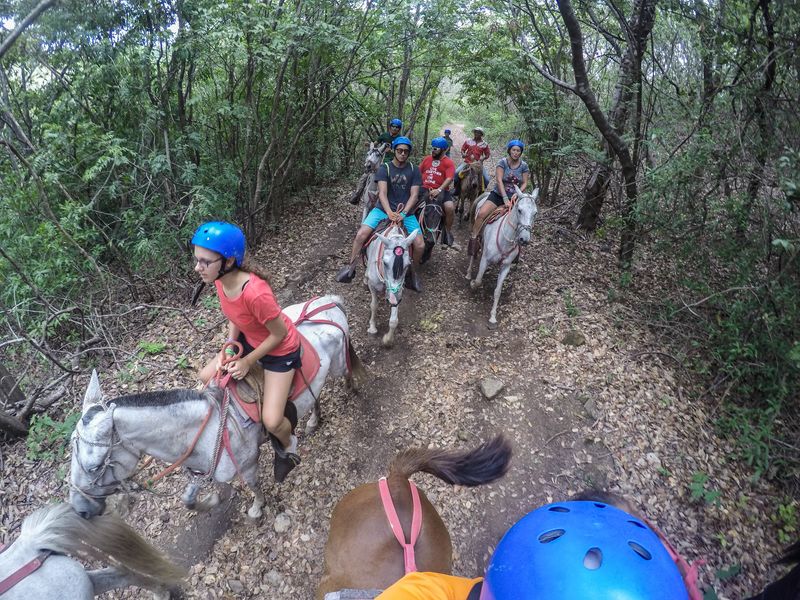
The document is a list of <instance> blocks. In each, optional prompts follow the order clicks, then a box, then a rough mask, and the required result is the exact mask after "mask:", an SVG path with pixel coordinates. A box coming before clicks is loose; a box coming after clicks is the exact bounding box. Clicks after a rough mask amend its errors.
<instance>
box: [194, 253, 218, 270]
mask: <svg viewBox="0 0 800 600" xmlns="http://www.w3.org/2000/svg"><path fill="white" fill-rule="evenodd" d="M222 258H223V257H221V256H220V257H219V258H215V259H214V260H208V259H207V258H195V259H194V264H196V265H200V268H201V269H207V268H208V267H210V266H211V265H213V264H214V263H215V262H219V261H221V260H222Z"/></svg>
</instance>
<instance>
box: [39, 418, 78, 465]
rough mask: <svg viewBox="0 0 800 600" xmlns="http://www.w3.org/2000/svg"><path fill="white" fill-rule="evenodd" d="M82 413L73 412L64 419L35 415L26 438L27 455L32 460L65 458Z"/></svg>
mask: <svg viewBox="0 0 800 600" xmlns="http://www.w3.org/2000/svg"><path fill="white" fill-rule="evenodd" d="M80 416H81V415H80V413H71V414H69V415H67V417H66V418H65V419H64V420H63V421H54V420H53V419H52V418H51V417H50V416H49V415H46V414H41V415H34V416H33V418H31V425H30V428H29V429H28V438H27V440H26V446H27V457H28V458H29V459H31V460H44V461H56V460H61V459H62V458H64V454H65V452H66V448H67V445H68V444H69V439H70V436H71V435H72V431H73V430H74V429H75V424H76V423H77V422H78V419H79V418H80Z"/></svg>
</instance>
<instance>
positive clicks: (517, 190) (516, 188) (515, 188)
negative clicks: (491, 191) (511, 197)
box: [514, 183, 522, 196]
mask: <svg viewBox="0 0 800 600" xmlns="http://www.w3.org/2000/svg"><path fill="white" fill-rule="evenodd" d="M514 191H515V192H517V196H522V190H521V189H519V186H518V185H517V184H516V183H515V184H514Z"/></svg>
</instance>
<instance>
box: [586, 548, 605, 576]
mask: <svg viewBox="0 0 800 600" xmlns="http://www.w3.org/2000/svg"><path fill="white" fill-rule="evenodd" d="M602 564H603V552H602V551H601V550H600V548H589V550H588V551H587V552H586V556H584V557H583V566H584V567H586V568H587V569H589V570H590V571H594V570H596V569H599V568H600V566H601V565H602Z"/></svg>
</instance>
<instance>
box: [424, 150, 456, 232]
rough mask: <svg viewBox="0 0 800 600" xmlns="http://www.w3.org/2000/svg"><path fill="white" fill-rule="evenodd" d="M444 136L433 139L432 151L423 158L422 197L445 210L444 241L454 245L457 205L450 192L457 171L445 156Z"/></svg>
mask: <svg viewBox="0 0 800 600" xmlns="http://www.w3.org/2000/svg"><path fill="white" fill-rule="evenodd" d="M448 147H449V146H448V143H447V140H446V139H444V138H443V137H437V138H433V140H431V153H430V154H429V155H428V156H426V157H425V158H423V159H422V162H421V163H420V165H419V170H420V172H421V173H422V199H423V201H426V202H434V203H436V204H438V205H439V206H441V207H442V209H443V211H444V243H445V244H447V245H448V246H451V247H452V246H453V234H452V233H451V231H452V228H453V216H454V215H455V207H454V206H453V197H452V196H451V194H450V184H451V183H453V178H454V177H455V173H456V165H455V163H454V162H453V161H452V160H450V159H449V158H448V157H447V156H445V152H447V149H448Z"/></svg>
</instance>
